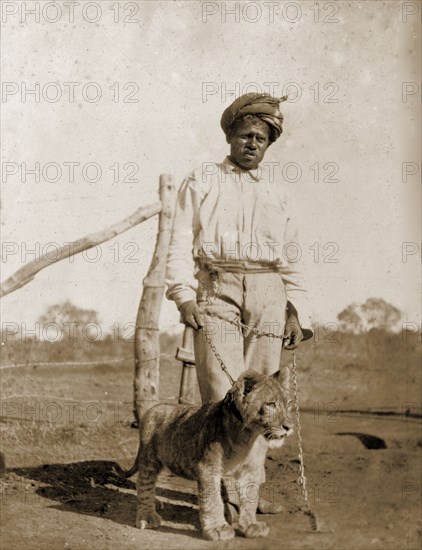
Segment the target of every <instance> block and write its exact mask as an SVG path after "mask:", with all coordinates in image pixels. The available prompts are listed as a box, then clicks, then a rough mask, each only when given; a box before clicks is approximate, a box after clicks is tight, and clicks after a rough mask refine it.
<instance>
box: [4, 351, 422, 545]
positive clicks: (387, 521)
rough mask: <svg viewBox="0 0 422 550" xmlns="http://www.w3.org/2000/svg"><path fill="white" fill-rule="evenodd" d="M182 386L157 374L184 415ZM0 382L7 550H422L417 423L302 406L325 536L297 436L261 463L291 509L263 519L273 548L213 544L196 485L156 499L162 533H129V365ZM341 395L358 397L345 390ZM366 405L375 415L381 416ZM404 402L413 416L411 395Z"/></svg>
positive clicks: (32, 371) (13, 376)
mask: <svg viewBox="0 0 422 550" xmlns="http://www.w3.org/2000/svg"><path fill="white" fill-rule="evenodd" d="M349 372H350V369H349ZM179 377H180V368H179V367H175V366H174V365H172V364H164V365H163V368H162V373H161V378H162V381H163V382H162V388H161V397H162V399H163V400H166V401H169V402H176V396H177V394H178V384H179ZM1 382H2V393H3V402H2V415H1V422H0V428H1V430H2V456H3V469H2V475H1V477H0V488H1V524H2V533H1V548H2V550H9V549H10V550H12V549H19V550H21V549H22V550H23V549H30V550H32V549H42V550H49V549H56V548H57V549H59V548H66V549H75V550H76V549H110V550H111V549H113V550H115V549H116V550H119V549H122V550H123V549H124V550H126V549H127V550H130V549H139V548H142V549H170V550H172V549H177V548H184V549H195V550H196V549H201V548H227V549H231V548H242V549H243V548H244V549H260V550H264V549H268V550H269V549H279V548H280V549H281V548H284V549H296V548H297V549H305V548H315V549H325V548H326V549H329V548H335V549H355V548H356V549H358V548H359V549H365V550H366V549H372V548H374V549H375V548H380V549H381V548H382V549H394V550H396V549H416V548H420V545H421V531H422V525H421V513H420V512H421V497H420V488H421V451H422V439H421V423H420V418H418V417H417V416H418V415H412V414H411V415H410V416H406V415H403V414H385V413H383V414H382V413H378V414H359V413H353V412H340V410H346V409H345V407H344V406H343V407H342V408H341V407H340V408H339V407H338V406H337V405H338V403H339V402H340V400H338V401H336V402H335V403H334V404H333V401H332V399H329V396H328V394H325V395H323V394H322V393H320V394H319V399H318V401H317V402H315V403H313V404H312V406H310V405H311V401H310V399H309V396H308V398H307V399H306V400H305V401H306V403H305V404H307V405H308V407H305V408H306V409H307V412H304V413H303V415H302V432H303V442H304V451H305V467H306V475H307V478H308V489H309V495H310V503H311V507H312V509H313V510H314V511H315V513H316V514H317V518H318V521H319V524H320V531H319V532H313V531H312V530H311V528H310V523H309V518H308V517H307V516H305V515H304V514H303V512H302V511H301V509H300V508H301V505H302V501H301V498H300V492H299V488H298V484H297V477H298V459H297V456H298V453H297V441H296V438H295V437H293V436H292V437H291V438H290V439H289V440H288V441H287V443H286V445H285V446H284V448H283V449H281V450H279V451H277V452H272V453H271V454H270V456H269V457H268V459H267V465H266V467H267V480H268V483H267V486H266V487H265V491H266V492H267V496H268V498H270V499H274V500H276V501H282V502H283V503H284V504H285V512H283V513H282V514H279V515H277V516H266V517H265V520H266V521H267V522H268V524H269V525H270V528H271V532H270V535H269V536H268V537H266V538H265V539H254V540H253V539H244V538H241V537H236V538H235V539H233V540H231V541H227V542H224V543H221V542H220V543H213V542H207V541H205V540H203V539H202V538H201V535H200V532H199V530H198V508H197V500H196V494H197V492H196V487H195V485H194V484H192V483H190V482H186V481H185V480H182V479H180V478H177V477H174V476H172V475H170V474H168V473H165V474H163V475H162V476H161V477H160V480H159V488H158V499H159V500H160V501H161V503H162V505H163V509H162V510H161V512H160V514H161V515H162V517H163V520H164V521H163V526H162V527H161V528H160V529H159V530H155V531H152V530H145V531H141V530H138V529H136V528H135V527H134V518H135V506H136V505H135V484H134V478H133V479H131V480H125V479H123V478H122V477H121V476H120V475H119V465H121V466H122V467H128V466H129V465H130V464H131V462H132V461H133V458H134V456H135V454H136V448H137V439H138V435H137V431H136V430H135V429H133V428H131V427H130V423H131V420H132V403H131V400H132V366H131V364H130V362H128V363H126V364H123V365H122V364H107V363H105V364H104V365H99V366H96V367H83V366H62V367H48V366H39V365H38V366H37V365H34V364H29V365H28V366H27V367H24V368H19V369H18V368H16V369H3V371H2V378H1ZM343 382H344V380H343ZM321 383H322V382H321ZM344 383H345V384H346V386H347V391H348V392H350V394H353V387H354V386H353V384H352V383H351V381H350V380H348V381H347V383H346V382H344ZM326 386H327V387H329V384H328V383H327V381H326ZM406 391H407V390H406ZM372 395H373V399H372V402H370V404H374V403H378V401H377V395H376V394H372ZM305 397H306V395H305ZM352 401H353V399H352ZM408 401H412V403H414V402H415V398H414V395H412V396H411V397H408ZM341 403H342V404H343V405H344V400H342V401H341ZM401 403H403V399H401ZM352 404H353V406H351V407H349V409H350V410H352V409H354V408H355V405H356V403H355V402H353V403H352ZM262 517H263V518H264V516H262Z"/></svg>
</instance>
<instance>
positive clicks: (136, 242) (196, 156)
mask: <svg viewBox="0 0 422 550" xmlns="http://www.w3.org/2000/svg"><path fill="white" fill-rule="evenodd" d="M35 4H36V3H35V2H23V3H21V2H3V5H2V10H3V11H2V21H3V24H2V38H1V40H2V78H3V88H2V123H1V133H2V151H1V154H2V203H1V230H2V231H1V233H2V259H1V279H2V280H4V279H6V278H7V277H8V276H10V275H12V274H13V273H14V272H15V271H16V270H17V269H19V268H20V267H22V265H24V264H25V263H27V262H28V261H31V260H33V259H34V257H35V256H34V251H35V252H38V253H40V254H42V255H46V254H51V255H54V251H55V250H57V248H58V246H62V245H64V244H65V243H68V242H70V241H74V240H78V238H82V237H85V236H87V235H89V234H91V233H94V232H96V231H99V230H101V229H104V228H106V227H108V226H110V225H112V224H113V223H115V222H117V221H119V220H121V219H123V218H125V217H126V216H128V215H130V214H131V213H132V212H133V211H134V210H136V209H137V208H138V207H140V206H144V205H148V204H151V203H153V202H155V201H156V200H157V198H158V180H159V175H160V174H161V173H170V174H172V175H173V176H174V180H175V183H176V185H177V186H179V185H180V183H181V182H182V180H183V178H184V177H185V176H186V175H187V174H188V173H189V172H190V171H191V170H193V169H194V168H197V167H199V166H200V165H201V163H203V162H210V161H215V162H220V161H222V160H223V159H224V157H225V156H226V154H228V145H227V143H226V141H225V136H224V134H223V132H222V130H221V128H220V125H219V121H220V117H221V113H222V111H223V110H224V109H225V108H226V107H227V105H229V104H230V103H231V102H232V101H233V100H234V99H235V98H236V97H237V96H239V95H241V94H242V93H245V92H248V91H259V92H273V93H274V95H277V96H281V95H284V94H286V93H287V94H288V95H289V99H288V101H287V102H285V103H283V104H282V110H283V113H284V116H285V123H284V132H283V134H282V136H281V138H280V139H279V140H278V141H277V142H276V143H275V144H274V145H272V146H271V147H270V149H269V150H268V152H267V155H266V157H265V161H266V162H272V163H274V167H275V168H274V170H275V176H276V177H277V178H279V180H280V185H285V186H286V187H287V188H288V189H289V190H290V192H291V193H292V194H293V195H294V196H295V198H296V202H297V203H298V205H299V210H300V216H301V220H302V233H303V240H302V251H303V259H304V261H305V263H306V271H307V276H308V281H309V294H310V300H311V304H312V310H313V314H314V320H315V321H316V322H319V323H327V322H335V321H336V316H337V314H338V313H339V312H340V311H341V310H342V309H343V308H344V307H346V306H347V305H349V304H350V303H353V302H357V303H363V302H364V301H365V300H366V299H367V298H369V297H379V298H383V299H384V300H386V301H388V302H390V303H392V304H393V305H395V306H396V307H398V308H399V309H400V310H401V311H402V312H403V319H404V320H407V321H409V322H413V323H419V326H420V322H421V318H420V256H421V245H420V240H421V239H420V152H419V151H420V126H419V123H418V120H419V118H420V88H419V85H418V84H416V83H418V82H420V73H418V71H419V70H420V69H419V67H420V59H419V58H418V55H419V54H418V52H419V51H420V13H419V16H418V15H417V14H416V13H414V12H416V11H417V10H418V9H419V5H418V4H417V3H412V2H410V3H409V2H408V3H406V2H405V3H403V2H396V1H390V2H381V1H378V2H372V1H364V2H336V3H334V2H319V3H315V2H311V1H309V2H308V1H301V2H269V3H263V4H257V3H256V2H241V3H239V2H238V3H234V2H203V3H200V2H196V1H187V2H171V1H166V2H159V1H158V2H129V3H120V4H117V3H115V2H107V1H101V2H90V3H88V2H85V1H83V0H82V1H80V2H79V3H74V5H72V3H67V4H66V3H62V2H57V3H53V4H54V5H53V6H50V7H49V8H48V9H45V6H46V5H47V4H46V3H45V2H39V3H38V5H39V7H38V10H39V14H37V12H34V13H31V12H30V10H31V9H35V10H36V9H37V8H36V6H35ZM236 6H237V7H236ZM25 9H26V11H25ZM230 10H232V13H231V12H230ZM418 25H419V26H418ZM31 90H34V93H31ZM31 170H32V172H31ZM34 170H35V172H34ZM156 231H157V216H156V217H154V218H152V219H151V220H148V221H146V222H144V223H143V224H142V225H139V226H137V227H135V228H133V229H131V230H130V231H128V232H126V233H124V234H122V235H120V236H119V237H117V238H115V239H113V240H112V241H110V242H108V243H104V244H102V245H101V246H100V247H99V248H98V249H96V250H95V251H90V252H89V253H86V254H84V255H78V256H76V257H74V258H72V259H66V260H63V261H62V262H59V263H57V264H55V265H52V266H51V267H48V268H47V269H45V270H44V271H42V272H41V273H39V274H38V275H37V276H36V278H35V279H34V280H33V281H32V282H30V283H29V284H28V285H26V286H25V287H23V288H21V289H19V290H17V291H15V292H14V293H13V294H10V295H8V296H6V297H5V298H4V299H3V303H2V323H3V325H4V323H17V324H19V325H21V327H24V329H25V330H31V327H34V326H35V322H36V320H37V318H38V316H39V315H41V314H42V313H43V312H44V311H45V310H46V308H47V307H48V306H49V305H52V304H56V303H60V302H63V301H65V300H71V301H72V302H73V303H75V304H76V305H77V306H79V307H82V308H85V309H94V310H96V311H98V313H99V318H100V320H101V323H102V325H103V327H104V329H105V330H107V328H108V327H110V326H112V325H114V324H115V323H118V324H119V325H120V326H122V327H124V326H125V324H126V323H129V324H130V323H133V321H134V319H135V316H136V312H137V308H138V304H139V300H140V297H141V293H142V280H143V278H144V276H145V275H146V272H147V270H148V267H149V263H150V261H151V257H152V251H153V248H154V245H155V238H156ZM31 251H32V252H31ZM160 324H161V327H165V328H175V327H177V326H178V324H179V315H178V313H177V311H176V308H175V306H174V304H173V303H171V302H168V301H167V300H166V299H164V301H163V307H162V313H161V319H160Z"/></svg>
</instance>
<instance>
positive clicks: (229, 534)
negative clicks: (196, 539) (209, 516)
mask: <svg viewBox="0 0 422 550" xmlns="http://www.w3.org/2000/svg"><path fill="white" fill-rule="evenodd" d="M234 535H235V532H234V529H233V527H231V526H230V525H228V524H227V523H225V524H223V525H221V526H220V527H216V528H215V529H207V530H205V531H204V537H205V538H206V539H207V540H228V539H232V538H234Z"/></svg>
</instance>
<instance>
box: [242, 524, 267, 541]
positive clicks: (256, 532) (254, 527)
mask: <svg viewBox="0 0 422 550" xmlns="http://www.w3.org/2000/svg"><path fill="white" fill-rule="evenodd" d="M269 533H270V528H269V527H268V525H267V524H266V523H264V522H263V521H258V522H257V523H251V524H250V525H248V527H247V528H246V530H245V532H244V533H243V534H244V536H245V537H247V538H248V539H254V538H257V537H266V536H267V535H268V534H269Z"/></svg>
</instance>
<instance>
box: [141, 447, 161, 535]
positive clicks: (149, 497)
mask: <svg viewBox="0 0 422 550" xmlns="http://www.w3.org/2000/svg"><path fill="white" fill-rule="evenodd" d="M160 470H161V466H160V465H159V464H151V463H145V462H143V459H142V456H141V457H140V461H139V473H138V479H137V489H138V496H137V500H138V510H137V514H136V527H138V528H139V529H155V528H157V527H159V526H160V525H161V517H160V516H159V515H158V514H157V512H156V509H155V484H156V481H157V477H158V474H159V473H160Z"/></svg>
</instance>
